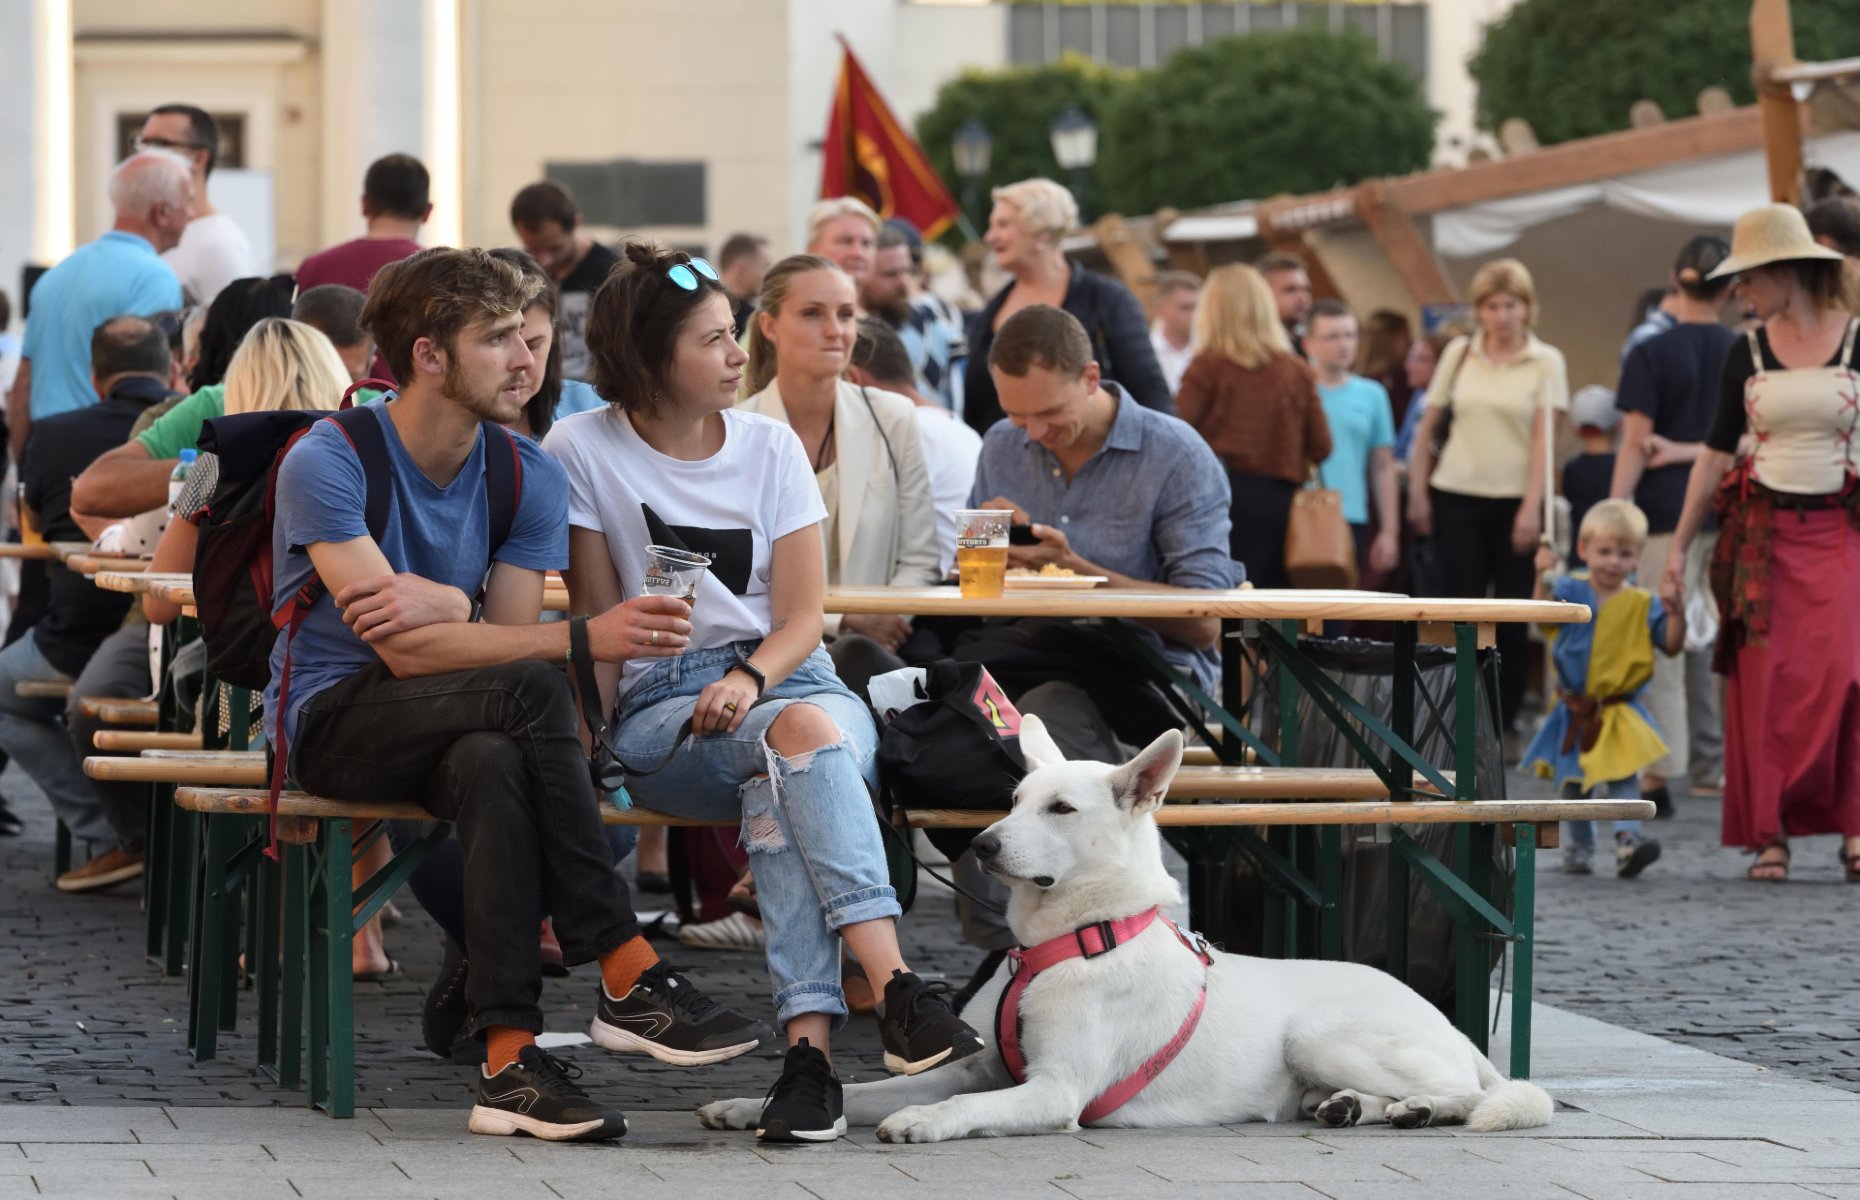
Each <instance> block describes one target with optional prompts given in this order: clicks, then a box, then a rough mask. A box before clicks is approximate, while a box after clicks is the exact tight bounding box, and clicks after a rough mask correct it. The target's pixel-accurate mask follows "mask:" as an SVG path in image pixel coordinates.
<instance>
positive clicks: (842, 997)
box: [775, 981, 846, 1033]
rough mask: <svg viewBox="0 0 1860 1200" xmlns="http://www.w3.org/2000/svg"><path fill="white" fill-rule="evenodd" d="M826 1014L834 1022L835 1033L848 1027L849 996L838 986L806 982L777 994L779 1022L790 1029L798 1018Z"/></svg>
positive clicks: (776, 1016)
mask: <svg viewBox="0 0 1860 1200" xmlns="http://www.w3.org/2000/svg"><path fill="white" fill-rule="evenodd" d="M809 1013H825V1014H826V1015H827V1016H829V1017H832V1018H833V1032H835V1033H838V1032H839V1031H840V1030H841V1029H843V1028H844V1027H845V1025H846V993H845V992H843V991H841V990H840V985H839V984H838V983H837V982H834V983H821V982H813V981H810V982H804V983H795V984H790V985H789V986H787V987H785V988H783V989H782V990H781V991H779V992H777V993H776V994H775V1019H776V1023H777V1025H778V1026H781V1027H786V1026H787V1024H788V1022H790V1021H792V1020H794V1019H795V1018H796V1017H805V1016H807V1015H808V1014H809Z"/></svg>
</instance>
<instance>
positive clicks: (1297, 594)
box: [826, 587, 1589, 625]
mask: <svg viewBox="0 0 1860 1200" xmlns="http://www.w3.org/2000/svg"><path fill="white" fill-rule="evenodd" d="M826 611H828V612H830V613H842V614H847V613H888V614H892V615H896V616H920V617H929V616H938V617H944V616H951V617H955V616H969V617H1152V618H1155V617H1220V618H1223V619H1226V620H1246V619H1254V620H1265V621H1276V620H1297V621H1309V620H1327V621H1345V620H1359V621H1404V622H1405V621H1417V622H1446V623H1458V624H1490V623H1501V624H1515V623H1536V624H1544V625H1571V624H1581V623H1584V622H1587V621H1588V619H1589V610H1588V607H1587V606H1585V605H1581V604H1566V603H1563V602H1561V601H1555V600H1440V599H1426V598H1419V597H1411V596H1396V595H1390V594H1388V593H1376V592H1313V591H1303V590H1299V589H1296V588H1283V589H1280V588H1240V589H1236V590H1232V591H1193V590H1190V589H1187V588H1161V587H1158V588H1094V589H1092V590H1090V591H1069V592H1036V591H1015V590H1013V589H1009V590H1008V591H1007V592H1006V593H1005V594H1003V595H1002V596H1000V597H997V598H993V599H965V598H964V597H963V596H962V594H961V593H960V592H959V591H958V590H957V589H955V588H953V587H928V588H891V587H836V588H828V589H827V594H826Z"/></svg>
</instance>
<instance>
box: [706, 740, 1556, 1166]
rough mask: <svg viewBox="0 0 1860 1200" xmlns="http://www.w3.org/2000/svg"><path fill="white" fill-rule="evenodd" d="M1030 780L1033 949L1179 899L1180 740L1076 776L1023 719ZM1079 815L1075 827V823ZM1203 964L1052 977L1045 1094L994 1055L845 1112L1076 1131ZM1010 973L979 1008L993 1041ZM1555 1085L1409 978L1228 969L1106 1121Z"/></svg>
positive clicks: (728, 1117) (1319, 966) (1024, 903)
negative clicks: (1175, 817)
mask: <svg viewBox="0 0 1860 1200" xmlns="http://www.w3.org/2000/svg"><path fill="white" fill-rule="evenodd" d="M1020 740H1021V749H1022V751H1023V752H1024V753H1025V754H1026V757H1027V765H1028V767H1029V772H1028V775H1027V778H1026V779H1025V780H1024V781H1023V782H1022V783H1021V785H1020V788H1019V790H1018V791H1016V793H1015V797H1014V809H1013V811H1012V812H1011V813H1009V814H1008V816H1006V817H1005V818H1003V819H1002V820H1000V821H998V822H996V823H995V824H994V825H993V826H991V827H990V828H989V829H988V830H987V831H986V833H985V834H984V835H983V837H982V838H980V839H977V840H978V843H985V847H984V848H986V849H991V850H992V853H991V854H987V855H986V856H985V858H986V862H985V865H986V866H987V867H988V869H989V870H990V871H991V872H992V873H993V874H994V875H996V876H997V877H998V878H1000V879H1001V880H1003V881H1004V882H1006V883H1007V884H1009V885H1010V887H1011V889H1012V898H1011V899H1010V901H1009V903H1008V922H1009V924H1010V925H1011V926H1012V927H1013V930H1014V934H1015V936H1016V937H1018V938H1019V939H1020V941H1021V943H1022V944H1023V945H1029V946H1031V945H1034V944H1036V943H1039V942H1043V941H1046V940H1047V939H1049V938H1052V937H1056V936H1059V935H1062V934H1068V933H1070V932H1071V931H1072V930H1074V929H1076V928H1078V927H1079V926H1081V925H1086V924H1090V923H1092V922H1095V921H1100V920H1106V919H1113V918H1119V917H1126V916H1130V915H1133V914H1135V913H1139V912H1142V911H1144V910H1145V909H1147V908H1149V907H1150V906H1152V905H1170V904H1175V903H1178V902H1179V899H1180V897H1179V895H1178V892H1177V889H1176V885H1175V881H1174V880H1173V879H1171V878H1170V876H1169V874H1168V872H1167V871H1165V870H1164V869H1163V865H1162V846H1161V841H1160V835H1159V834H1158V833H1157V831H1156V823H1155V821H1154V820H1152V819H1151V817H1150V814H1151V813H1152V812H1153V811H1154V810H1155V809H1156V807H1157V805H1159V804H1161V803H1162V800H1163V797H1164V795H1165V794H1166V793H1167V791H1168V788H1169V782H1170V780H1171V779H1173V778H1174V776H1175V772H1176V769H1177V768H1178V767H1179V766H1181V762H1182V739H1181V736H1180V735H1179V734H1176V733H1173V732H1171V733H1166V734H1164V735H1163V736H1162V737H1160V738H1158V739H1156V741H1155V742H1154V743H1152V744H1151V745H1150V746H1148V747H1147V748H1146V749H1144V750H1143V752H1142V753H1140V754H1138V755H1137V757H1136V758H1134V759H1132V760H1131V761H1130V762H1128V763H1125V764H1124V765H1122V766H1118V767H1112V766H1107V765H1105V764H1102V763H1087V762H1067V761H1065V759H1064V756H1063V755H1062V754H1061V753H1060V752H1059V748H1058V747H1057V746H1056V745H1054V743H1053V741H1052V738H1051V736H1050V735H1048V733H1047V732H1046V729H1045V727H1044V726H1043V725H1042V724H1041V723H1040V721H1039V719H1038V718H1037V717H1031V716H1029V717H1025V718H1023V724H1022V727H1021V734H1020ZM1066 807H1070V809H1071V810H1072V811H1071V812H1065V811H1064V809H1065V808H1066ZM1201 979H1202V966H1201V963H1200V961H1199V960H1198V959H1197V958H1196V957H1195V956H1194V955H1192V954H1190V953H1188V952H1187V951H1186V950H1185V949H1183V947H1182V945H1181V944H1180V943H1179V942H1178V941H1177V940H1176V938H1175V935H1174V934H1173V933H1171V932H1170V931H1169V929H1168V928H1167V927H1166V926H1164V925H1163V924H1161V923H1160V922H1159V923H1157V924H1154V925H1152V926H1150V928H1149V929H1148V930H1146V931H1145V932H1144V933H1143V934H1141V935H1140V936H1138V937H1137V938H1135V939H1134V940H1132V941H1130V942H1127V943H1125V944H1124V945H1122V946H1120V947H1119V948H1118V949H1116V950H1114V951H1112V952H1111V953H1109V954H1106V955H1104V956H1102V957H1099V958H1094V959H1090V960H1085V959H1072V960H1069V961H1067V962H1063V963H1060V964H1058V965H1057V966H1054V967H1052V968H1049V969H1048V970H1046V971H1044V972H1042V973H1041V974H1040V975H1039V976H1037V977H1036V978H1035V979H1034V981H1033V982H1032V983H1031V984H1030V985H1029V986H1028V987H1027V989H1026V991H1025V993H1024V994H1023V996H1022V1000H1021V1018H1022V1031H1023V1032H1022V1039H1021V1045H1022V1049H1023V1051H1024V1052H1025V1054H1026V1056H1027V1062H1028V1069H1027V1082H1025V1083H1023V1084H1019V1085H1015V1084H1014V1082H1013V1080H1012V1079H1011V1078H1010V1077H1009V1076H1008V1073H1007V1069H1006V1068H1005V1067H1004V1066H1003V1065H1002V1063H1001V1058H1000V1055H999V1054H997V1053H995V1052H994V1050H993V1049H992V1047H991V1048H990V1049H989V1050H987V1051H984V1052H983V1053H980V1054H975V1055H972V1056H970V1057H969V1058H966V1059H963V1060H961V1061H959V1062H955V1063H951V1064H948V1065H946V1066H943V1067H939V1068H937V1069H935V1070H932V1071H926V1072H924V1073H923V1074H921V1075H914V1076H900V1077H898V1078H895V1079H888V1080H883V1081H880V1082H877V1083H864V1084H854V1085H852V1086H850V1087H848V1088H847V1089H846V1117H847V1120H848V1121H849V1122H850V1123H852V1124H854V1125H872V1124H877V1125H878V1136H879V1137H880V1138H881V1139H883V1140H885V1141H889V1142H936V1141H943V1140H946V1139H949V1138H959V1137H987V1136H1005V1135H1013V1134H1029V1133H1046V1132H1063V1131H1070V1130H1074V1129H1077V1128H1078V1123H1077V1122H1078V1115H1079V1113H1080V1112H1081V1111H1083V1110H1084V1108H1085V1106H1086V1105H1087V1104H1089V1103H1091V1101H1092V1100H1094V1099H1096V1098H1097V1097H1098V1096H1099V1095H1100V1094H1101V1093H1103V1092H1104V1091H1105V1090H1106V1089H1108V1088H1109V1087H1110V1086H1111V1085H1112V1084H1114V1083H1116V1082H1117V1081H1118V1080H1120V1079H1122V1078H1124V1077H1125V1076H1127V1075H1129V1074H1130V1073H1131V1072H1132V1071H1134V1070H1135V1069H1136V1068H1137V1067H1138V1066H1140V1065H1141V1064H1142V1063H1144V1062H1145V1061H1147V1060H1148V1059H1149V1057H1150V1056H1151V1055H1152V1054H1154V1053H1155V1052H1156V1050H1157V1049H1158V1048H1159V1047H1160V1046H1162V1045H1163V1044H1164V1043H1165V1042H1167V1041H1168V1040H1169V1039H1170V1038H1171V1037H1172V1036H1173V1035H1174V1034H1175V1033H1176V1031H1177V1030H1178V1029H1180V1027H1181V1024H1182V1021H1183V1019H1184V1018H1185V1017H1186V1016H1187V1014H1188V1012H1189V1009H1190V1008H1191V1006H1192V1005H1193V1003H1194V999H1195V994H1196V991H1197V989H1198V988H1199V987H1200V986H1201ZM1006 980H1007V975H1006V970H1005V968H1004V969H1003V970H1002V972H1001V973H999V974H997V975H996V976H995V978H994V979H992V980H990V981H989V983H988V984H987V986H985V987H984V988H982V990H981V992H980V993H979V994H978V995H977V996H976V997H975V999H974V1001H973V1002H972V1003H971V1004H970V1005H969V1007H968V1008H967V1009H966V1010H965V1016H966V1017H967V1019H968V1021H969V1024H970V1025H971V1026H973V1027H974V1028H975V1029H976V1030H978V1031H979V1032H980V1033H982V1035H983V1036H984V1037H985V1038H987V1039H988V1040H989V1041H991V1042H992V1041H993V1040H994V1029H993V1017H994V1011H995V1004H996V1001H997V999H998V998H999V996H1000V994H1001V989H1002V988H1003V987H1004V986H1005V985H1006ZM761 1107H762V1106H761V1101H759V1100H747V1099H745V1100H727V1101H721V1102H719V1103H715V1104H709V1105H706V1106H704V1107H703V1108H701V1109H699V1110H698V1119H699V1120H700V1121H702V1122H703V1123H704V1124H705V1125H706V1126H707V1127H709V1128H712V1129H747V1128H752V1127H753V1126H754V1124H755V1122H756V1120H757V1118H758V1116H759V1115H760V1113H761ZM1551 1108H1552V1105H1551V1100H1550V1097H1549V1096H1548V1095H1546V1094H1545V1093H1544V1091H1543V1090H1542V1089H1541V1088H1538V1087H1536V1086H1534V1085H1532V1084H1529V1083H1525V1082H1523V1081H1518V1080H1513V1081H1507V1080H1506V1079H1505V1078H1504V1076H1502V1075H1500V1074H1499V1073H1498V1071H1497V1070H1496V1069H1494V1068H1493V1066H1492V1064H1491V1063H1490V1062H1489V1061H1488V1060H1487V1059H1486V1058H1485V1056H1484V1055H1482V1054H1480V1053H1479V1051H1478V1050H1477V1049H1475V1048H1474V1047H1473V1044H1472V1043H1471V1042H1470V1041H1468V1040H1467V1039H1466V1037H1465V1035H1464V1034H1462V1033H1460V1032H1459V1031H1458V1030H1457V1029H1455V1028H1453V1026H1452V1025H1451V1024H1450V1023H1449V1022H1448V1021H1447V1019H1446V1017H1444V1016H1442V1015H1441V1013H1440V1011H1439V1010H1438V1009H1436V1008H1435V1007H1434V1006H1433V1005H1431V1004H1429V1003H1428V1002H1427V1001H1425V1000H1423V999H1422V998H1421V997H1420V996H1419V995H1417V994H1416V993H1415V992H1414V991H1413V990H1412V989H1410V988H1409V987H1407V986H1406V985H1405V984H1402V983H1399V982H1397V981H1396V980H1395V978H1394V977H1393V976H1391V975H1388V974H1385V973H1383V972H1381V971H1377V970H1374V969H1373V968H1370V967H1365V966H1360V965H1357V964H1353V963H1338V962H1300V961H1293V962H1282V961H1278V960H1275V959H1262V958H1245V957H1242V956H1240V955H1235V954H1219V953H1217V954H1216V955H1215V956H1214V965H1213V967H1212V968H1210V969H1209V975H1208V1001H1207V1008H1206V1010H1205V1011H1204V1012H1203V1013H1202V1017H1201V1023H1200V1025H1199V1026H1197V1027H1196V1030H1195V1034H1194V1037H1193V1038H1191V1039H1190V1041H1189V1043H1188V1045H1187V1046H1186V1047H1185V1048H1184V1049H1183V1051H1182V1053H1181V1054H1180V1055H1179V1056H1178V1057H1177V1058H1176V1059H1175V1061H1173V1062H1172V1063H1170V1064H1169V1066H1168V1067H1167V1068H1166V1069H1165V1070H1164V1071H1163V1072H1162V1073H1161V1074H1160V1075H1158V1076H1157V1077H1156V1079H1154V1080H1153V1081H1151V1083H1150V1085H1149V1086H1148V1087H1146V1088H1145V1089H1144V1090H1143V1091H1141V1092H1139V1093H1138V1094H1137V1096H1136V1097H1135V1098H1134V1099H1132V1100H1131V1101H1130V1102H1129V1103H1127V1104H1125V1105H1124V1106H1123V1107H1122V1108H1120V1109H1118V1110H1117V1111H1116V1112H1113V1113H1111V1114H1110V1115H1109V1116H1107V1117H1105V1118H1104V1119H1102V1120H1100V1121H1097V1122H1095V1124H1096V1125H1098V1126H1109V1127H1126V1128H1153V1127H1159V1126H1171V1125H1176V1126H1195V1125H1223V1124H1230V1123H1234V1122H1239V1121H1290V1120H1296V1119H1299V1118H1300V1117H1301V1116H1304V1117H1313V1116H1314V1117H1316V1118H1317V1119H1318V1120H1319V1121H1321V1122H1323V1123H1325V1124H1331V1125H1354V1124H1370V1123H1380V1122H1384V1121H1387V1122H1390V1123H1393V1124H1397V1125H1407V1126H1418V1125H1428V1124H1436V1125H1437V1124H1445V1123H1449V1122H1464V1123H1465V1124H1466V1126H1467V1128H1468V1129H1473V1130H1479V1131H1484V1130H1494V1129H1524V1128H1529V1127H1531V1126H1536V1125H1547V1124H1549V1122H1550V1114H1551Z"/></svg>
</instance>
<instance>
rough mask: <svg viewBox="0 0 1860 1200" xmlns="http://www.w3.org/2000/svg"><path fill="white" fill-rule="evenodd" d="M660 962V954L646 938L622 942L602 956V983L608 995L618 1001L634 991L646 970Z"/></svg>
mask: <svg viewBox="0 0 1860 1200" xmlns="http://www.w3.org/2000/svg"><path fill="white" fill-rule="evenodd" d="M658 961H659V955H658V952H657V951H655V950H654V949H653V948H652V943H650V942H648V941H647V940H646V939H645V938H643V937H635V938H633V939H632V940H631V941H626V942H621V943H620V944H619V945H618V946H615V947H614V948H613V949H612V950H609V951H608V952H607V953H605V954H603V955H601V983H602V984H603V985H604V986H605V987H606V988H607V994H608V995H609V996H612V997H613V998H614V999H616V1000H618V999H620V998H621V997H622V996H624V995H626V994H627V993H628V992H630V991H632V990H633V985H634V984H635V983H638V982H639V977H640V976H641V975H642V974H644V973H645V971H646V968H648V967H651V966H653V965H655V964H657V963H658Z"/></svg>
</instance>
